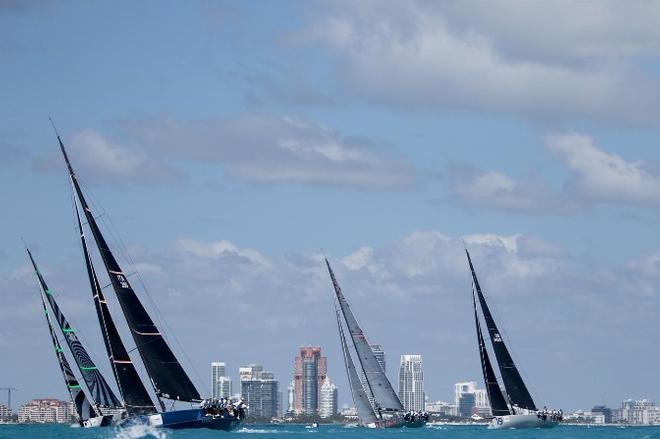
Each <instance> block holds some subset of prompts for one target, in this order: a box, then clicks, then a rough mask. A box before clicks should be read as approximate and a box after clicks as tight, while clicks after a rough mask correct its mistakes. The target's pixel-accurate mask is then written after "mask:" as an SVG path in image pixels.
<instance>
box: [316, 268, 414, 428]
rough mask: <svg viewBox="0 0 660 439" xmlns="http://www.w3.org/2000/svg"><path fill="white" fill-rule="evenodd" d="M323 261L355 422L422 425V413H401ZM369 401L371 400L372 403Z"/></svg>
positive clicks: (369, 425) (374, 425)
mask: <svg viewBox="0 0 660 439" xmlns="http://www.w3.org/2000/svg"><path fill="white" fill-rule="evenodd" d="M325 264H326V267H327V268H328V273H329V274H330V280H331V281H332V286H333V288H334V291H335V314H336V317H337V327H338V329H339V340H340V343H341V350H342V354H343V356H344V365H345V366H346V373H347V375H348V383H349V386H350V389H351V394H352V396H353V404H354V405H355V409H356V410H357V414H358V419H359V425H361V426H363V427H367V428H399V427H412V428H415V427H422V426H424V425H425V424H426V421H427V419H426V417H425V416H422V415H421V414H412V413H406V412H405V410H404V408H403V405H402V404H401V400H400V399H399V397H398V396H397V394H396V392H394V389H393V388H392V384H391V383H390V381H389V380H388V379H387V376H386V375H385V372H384V371H383V368H382V367H381V365H380V363H379V362H378V359H377V358H376V356H375V355H374V352H373V350H372V349H371V346H370V345H369V342H368V341H367V337H366V335H365V334H364V332H363V331H362V328H361V327H360V325H359V324H358V322H357V319H356V318H355V315H354V314H353V312H352V311H351V308H350V307H349V305H348V302H347V301H346V298H345V297H344V293H343V292H342V290H341V288H340V287H339V283H337V279H336V278H335V274H334V272H333V271H332V267H330V262H328V260H327V259H325ZM342 322H343V323H342ZM344 325H345V326H346V329H347V331H348V334H349V336H350V338H351V342H352V345H353V349H354V350H355V354H356V357H357V359H358V362H357V367H358V368H359V369H357V368H356V363H355V362H354V361H353V358H352V354H351V349H349V344H348V343H347V340H346V336H345V332H344ZM360 376H363V377H364V380H361V379H360ZM371 401H373V404H372V402H371Z"/></svg>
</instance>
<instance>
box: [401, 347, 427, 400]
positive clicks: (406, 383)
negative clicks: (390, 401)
mask: <svg viewBox="0 0 660 439" xmlns="http://www.w3.org/2000/svg"><path fill="white" fill-rule="evenodd" d="M399 399H400V400H401V404H403V408H404V409H406V410H413V411H420V412H421V411H423V410H424V399H425V398H424V370H423V368H422V356H421V355H401V364H400V366H399Z"/></svg>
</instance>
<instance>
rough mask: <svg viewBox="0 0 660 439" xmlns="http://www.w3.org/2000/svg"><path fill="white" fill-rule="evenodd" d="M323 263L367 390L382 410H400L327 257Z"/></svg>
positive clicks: (396, 397) (394, 393) (397, 401)
mask: <svg viewBox="0 0 660 439" xmlns="http://www.w3.org/2000/svg"><path fill="white" fill-rule="evenodd" d="M325 264H326V266H327V268H328V273H329V274H330V280H331V281H332V286H333V288H334V290H335V296H336V299H337V302H338V303H339V307H340V309H341V312H342V315H343V317H344V321H345V322H346V327H347V328H348V333H349V334H350V336H351V340H352V341H353V346H355V351H356V353H357V357H358V361H359V364H360V368H361V369H362V373H363V374H364V376H365V378H366V380H365V381H366V382H367V387H368V389H369V392H370V393H371V394H372V395H373V396H374V404H375V405H376V406H377V408H381V409H383V410H391V411H402V410H403V405H402V404H401V401H400V400H399V397H398V396H397V394H396V392H394V389H393V388H392V384H391V383H390V381H389V380H388V379H387V376H386V375H385V372H383V368H382V367H381V366H380V363H379V362H378V359H377V358H376V356H375V355H374V352H373V350H372V349H371V346H370V345H369V343H368V342H367V337H366V336H365V335H364V331H362V328H361V327H360V325H359V324H358V322H357V319H356V318H355V315H353V312H352V311H351V310H350V307H349V305H348V302H347V301H346V298H345V297H344V293H342V290H341V287H340V286H339V283H338V282H337V279H336V278H335V274H334V272H333V271H332V267H330V262H328V260H327V259H325Z"/></svg>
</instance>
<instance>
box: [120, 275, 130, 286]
mask: <svg viewBox="0 0 660 439" xmlns="http://www.w3.org/2000/svg"><path fill="white" fill-rule="evenodd" d="M117 282H119V286H121V287H122V288H130V287H129V286H128V281H127V280H126V278H125V277H124V275H123V274H118V275H117Z"/></svg>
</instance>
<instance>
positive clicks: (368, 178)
mask: <svg viewBox="0 0 660 439" xmlns="http://www.w3.org/2000/svg"><path fill="white" fill-rule="evenodd" d="M119 127H120V128H119V129H120V130H121V132H122V135H123V136H124V137H127V138H130V139H132V141H133V142H136V143H138V144H140V145H143V146H145V147H147V148H149V149H150V150H151V151H153V152H155V151H158V152H159V153H160V154H168V155H170V156H171V157H175V158H179V159H181V158H183V159H188V160H193V161H197V162H203V163H217V164H220V165H222V166H223V167H225V168H226V170H227V172H228V173H229V174H230V175H231V176H233V177H235V178H239V179H243V180H250V181H262V182H297V183H305V184H321V185H334V186H348V187H355V188H361V189H405V188H408V187H410V186H411V185H413V184H414V183H415V178H416V176H415V172H414V169H413V168H412V166H411V164H409V163H408V162H407V161H406V159H405V158H403V157H402V156H401V155H400V154H398V153H397V152H396V151H395V150H394V148H392V147H391V146H389V145H386V144H382V143H378V142H376V141H374V140H372V139H368V138H363V137H351V136H346V135H342V134H341V133H339V132H337V131H335V130H333V129H331V128H329V127H327V126H325V125H321V124H317V123H313V122H308V121H304V120H301V119H297V118H292V117H278V116H269V115H260V114H243V115H240V116H237V117H218V118H212V119H206V120H194V121H183V120H175V119H172V118H166V117H152V118H145V119H139V120H138V119H135V120H127V121H123V122H121V123H120V124H119Z"/></svg>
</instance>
